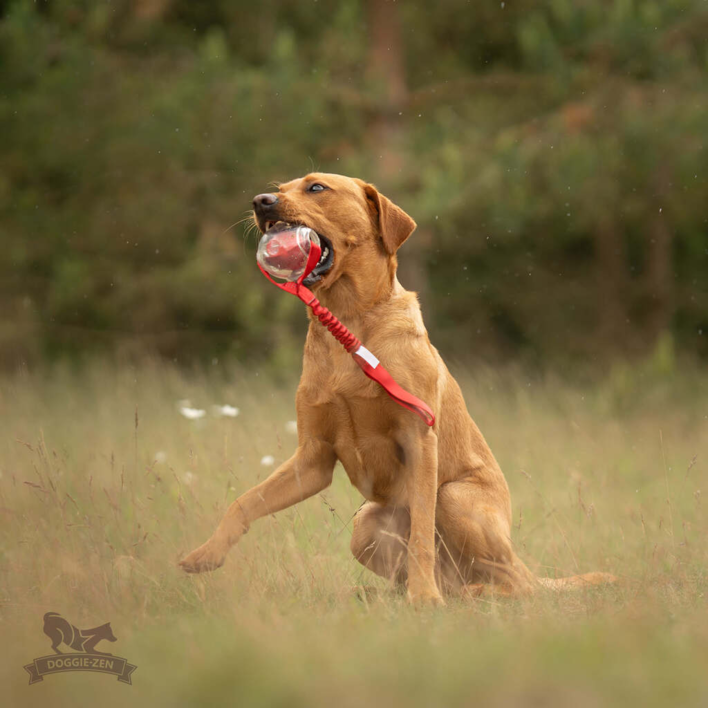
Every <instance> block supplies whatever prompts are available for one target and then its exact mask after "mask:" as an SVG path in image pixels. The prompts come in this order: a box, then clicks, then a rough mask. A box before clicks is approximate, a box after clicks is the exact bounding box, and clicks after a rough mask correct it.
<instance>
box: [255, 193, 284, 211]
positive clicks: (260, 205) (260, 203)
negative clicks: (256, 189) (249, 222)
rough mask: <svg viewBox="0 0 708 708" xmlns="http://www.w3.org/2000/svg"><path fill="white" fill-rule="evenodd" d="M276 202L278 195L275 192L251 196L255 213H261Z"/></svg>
mask: <svg viewBox="0 0 708 708" xmlns="http://www.w3.org/2000/svg"><path fill="white" fill-rule="evenodd" d="M277 203H278V197H277V195H275V194H259V195H257V196H256V197H254V198H253V208H254V209H255V210H256V213H257V214H263V213H264V212H266V211H267V210H268V209H270V208H271V207H273V206H274V205H275V204H277Z"/></svg>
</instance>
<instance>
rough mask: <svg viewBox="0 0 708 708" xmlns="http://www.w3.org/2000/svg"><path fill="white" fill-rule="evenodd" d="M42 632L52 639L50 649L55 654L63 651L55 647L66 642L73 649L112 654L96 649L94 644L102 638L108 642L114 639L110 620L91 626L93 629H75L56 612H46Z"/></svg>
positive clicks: (88, 652)
mask: <svg viewBox="0 0 708 708" xmlns="http://www.w3.org/2000/svg"><path fill="white" fill-rule="evenodd" d="M44 633H45V634H46V635H47V636H48V637H49V638H50V639H51V640H52V649H54V653H55V654H63V653H64V652H61V651H59V649H58V648H57V647H58V646H59V645H60V644H66V646H68V647H71V648H72V649H74V651H83V652H86V653H87V654H90V653H93V654H103V655H105V656H112V654H111V653H110V652H107V651H98V649H96V648H95V646H96V644H98V643H99V642H100V641H102V640H104V639H105V640H106V641H108V642H115V641H116V638H115V635H114V634H113V630H111V623H110V622H106V624H102V625H99V626H98V627H93V629H77V628H76V627H74V625H73V624H69V623H68V622H67V621H66V620H65V619H64V618H63V617H62V616H61V615H60V614H59V613H58V612H47V614H46V615H44Z"/></svg>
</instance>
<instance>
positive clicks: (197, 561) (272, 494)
mask: <svg viewBox="0 0 708 708" xmlns="http://www.w3.org/2000/svg"><path fill="white" fill-rule="evenodd" d="M336 461H337V458H336V456H335V454H334V450H333V448H332V446H331V445H329V444H327V443H324V442H321V441H319V440H313V441H308V442H306V443H305V444H304V445H301V446H300V447H299V448H298V449H297V452H296V453H295V454H294V455H293V456H292V457H291V458H290V459H289V460H288V461H287V462H284V463H283V464H282V465H281V466H280V467H279V468H278V469H277V470H276V471H275V472H273V474H272V475H270V477H268V478H267V479H266V480H265V481H263V482H261V483H260V484H259V485H257V486H255V487H253V489H250V490H249V491H248V492H246V493H245V494H242V495H241V496H240V497H239V498H238V499H237V500H236V501H235V502H234V503H233V504H231V506H230V507H229V508H228V510H227V511H226V514H225V516H224V518H223V519H222V520H221V523H220V524H219V526H218V527H217V529H216V531H215V532H214V535H213V536H212V537H211V538H210V539H209V540H208V541H207V542H206V543H204V544H203V545H201V546H199V548H197V549H195V550H194V551H192V552H191V553H190V554H189V555H188V556H186V557H185V558H184V559H183V560H182V561H180V565H181V566H182V568H183V569H184V570H186V571H187V572H188V573H201V572H203V571H205V570H214V569H216V568H219V567H220V566H221V565H223V563H224V559H225V558H226V554H227V553H228V551H229V549H230V548H231V546H233V545H234V544H235V543H237V542H238V541H239V539H240V538H241V536H243V535H244V534H245V533H246V531H248V528H249V526H250V525H251V523H253V522H254V521H255V520H256V519H260V518H261V517H262V516H265V515H266V514H274V513H275V512H276V511H280V510H282V509H286V508H287V507H289V506H292V505H293V504H297V502H300V501H302V500H303V499H307V498H308V497H311V496H313V495H314V494H317V493H318V492H321V491H322V490H323V489H325V488H326V487H328V486H329V484H330V483H331V482H332V472H333V470H334V464H335V462H336Z"/></svg>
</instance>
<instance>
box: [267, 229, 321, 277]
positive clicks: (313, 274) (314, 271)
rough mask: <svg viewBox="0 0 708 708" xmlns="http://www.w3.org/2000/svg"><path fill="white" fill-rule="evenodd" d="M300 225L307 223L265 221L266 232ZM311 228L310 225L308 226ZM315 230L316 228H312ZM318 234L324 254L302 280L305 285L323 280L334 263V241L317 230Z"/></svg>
mask: <svg viewBox="0 0 708 708" xmlns="http://www.w3.org/2000/svg"><path fill="white" fill-rule="evenodd" d="M298 226H307V224H302V223H296V222H293V223H290V222H286V221H266V222H265V230H266V232H268V231H272V230H274V229H277V230H282V229H289V228H297V227H298ZM307 228H308V229H309V228H310V227H309V226H307ZM312 230H313V231H315V230H314V229H312ZM315 233H316V234H317V236H318V237H319V239H320V247H321V248H322V255H321V256H320V259H319V260H318V261H317V265H316V266H315V267H314V268H313V269H312V271H311V272H310V274H309V275H308V276H307V278H305V279H304V280H303V281H302V282H303V285H306V286H310V285H313V284H314V283H316V282H318V281H319V280H322V276H323V275H324V274H325V273H327V271H329V269H330V268H331V267H332V265H333V264H334V248H332V242H331V241H330V240H329V239H328V238H327V237H326V236H323V235H322V234H321V233H319V232H318V231H315Z"/></svg>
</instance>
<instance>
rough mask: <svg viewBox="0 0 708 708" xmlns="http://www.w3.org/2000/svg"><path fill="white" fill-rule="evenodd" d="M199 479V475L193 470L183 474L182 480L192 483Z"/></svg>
mask: <svg viewBox="0 0 708 708" xmlns="http://www.w3.org/2000/svg"><path fill="white" fill-rule="evenodd" d="M196 479H197V476H196V475H195V474H194V473H193V472H185V473H184V474H183V475H182V480H183V481H184V483H185V484H192V483H193V482H194V481H195V480H196Z"/></svg>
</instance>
